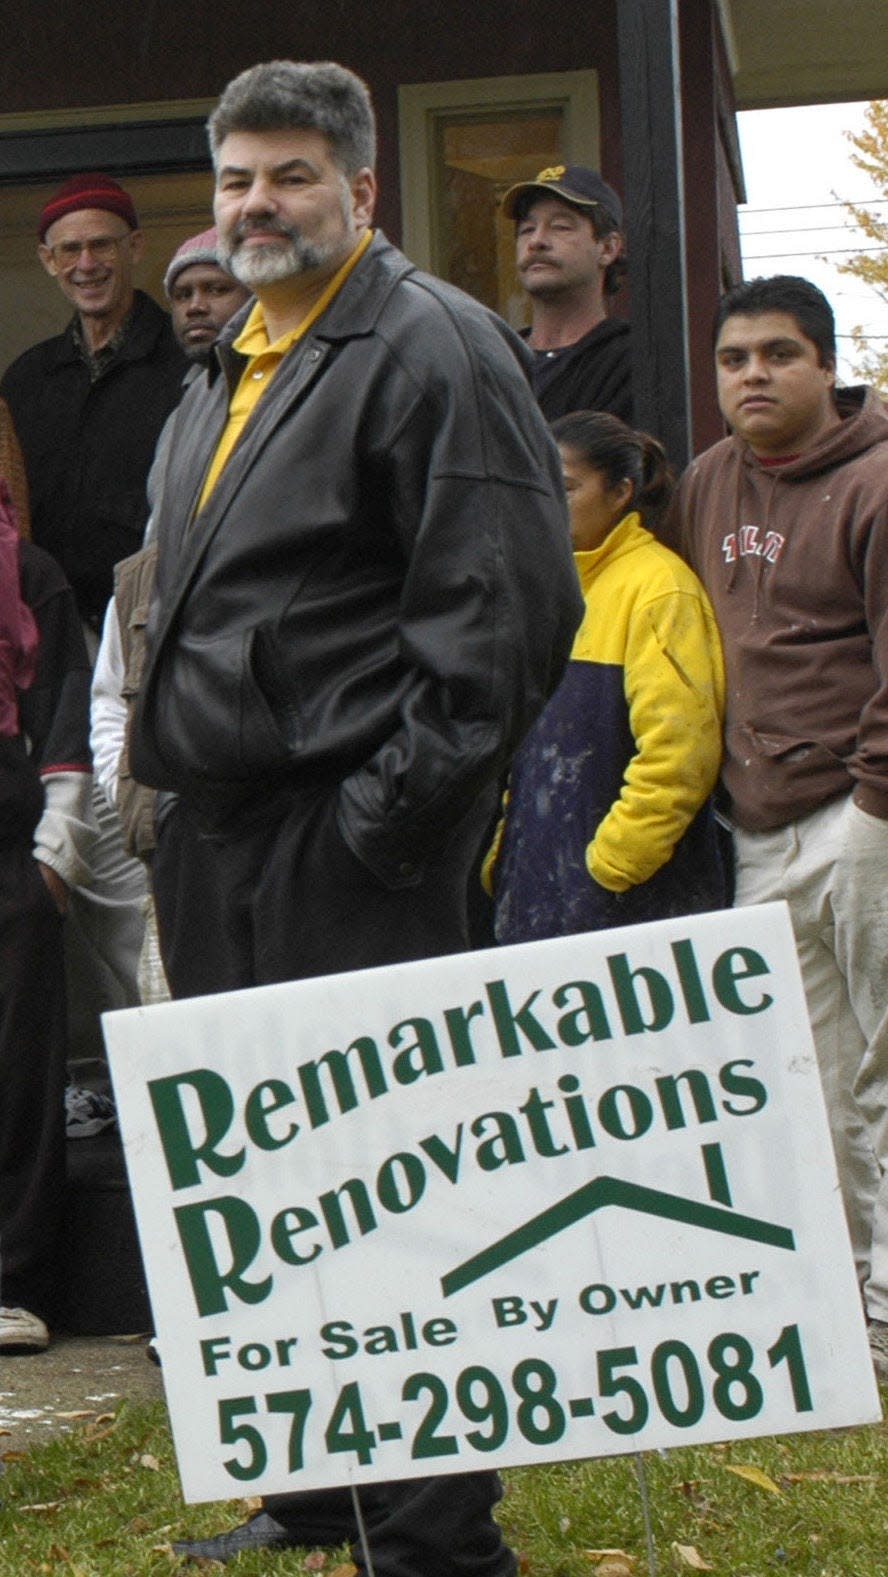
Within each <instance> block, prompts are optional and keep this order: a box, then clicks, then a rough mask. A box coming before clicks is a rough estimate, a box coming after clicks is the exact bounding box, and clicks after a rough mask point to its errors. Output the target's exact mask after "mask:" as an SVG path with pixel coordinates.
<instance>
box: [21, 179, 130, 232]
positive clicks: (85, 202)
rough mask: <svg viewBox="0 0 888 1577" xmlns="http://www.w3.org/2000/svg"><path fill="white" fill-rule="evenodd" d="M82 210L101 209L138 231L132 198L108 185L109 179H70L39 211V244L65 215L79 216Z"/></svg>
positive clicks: (114, 186)
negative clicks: (115, 215) (51, 227)
mask: <svg viewBox="0 0 888 1577" xmlns="http://www.w3.org/2000/svg"><path fill="white" fill-rule="evenodd" d="M83 208H103V209H105V210H106V211H107V212H108V213H109V214H119V215H120V217H121V219H125V220H126V222H127V224H128V225H129V227H130V229H131V230H138V228H139V221H138V219H137V218H136V210H135V207H134V205H133V200H132V198H131V197H130V195H129V193H128V192H125V191H124V189H123V187H122V186H118V184H117V182H116V181H112V179H111V177H110V175H97V174H89V175H72V176H71V179H70V180H69V181H66V182H65V184H64V186H60V187H59V189H58V191H57V192H56V194H55V197H50V199H49V201H48V202H46V203H44V205H43V207H42V209H41V211H40V224H39V225H38V234H39V236H40V239H41V241H43V240H45V239H46V232H47V230H48V229H49V227H50V225H54V224H55V222H56V220H57V219H62V218H63V217H64V215H65V214H76V213H79V212H80V210H81V209H83Z"/></svg>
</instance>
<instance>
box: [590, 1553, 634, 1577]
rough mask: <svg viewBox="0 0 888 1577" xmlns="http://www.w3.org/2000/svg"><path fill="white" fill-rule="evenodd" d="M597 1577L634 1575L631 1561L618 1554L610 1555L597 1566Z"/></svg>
mask: <svg viewBox="0 0 888 1577" xmlns="http://www.w3.org/2000/svg"><path fill="white" fill-rule="evenodd" d="M595 1577H632V1563H631V1561H629V1560H628V1559H627V1560H623V1559H622V1558H620V1557H618V1556H610V1555H609V1556H608V1558H607V1560H606V1561H602V1562H601V1563H600V1565H598V1566H596V1568H595Z"/></svg>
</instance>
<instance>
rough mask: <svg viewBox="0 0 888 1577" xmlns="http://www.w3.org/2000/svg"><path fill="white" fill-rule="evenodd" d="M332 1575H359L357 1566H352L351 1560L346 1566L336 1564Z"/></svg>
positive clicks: (355, 1576) (345, 1576) (356, 1576)
mask: <svg viewBox="0 0 888 1577" xmlns="http://www.w3.org/2000/svg"><path fill="white" fill-rule="evenodd" d="M330 1577H358V1568H357V1566H352V1564H351V1561H349V1562H348V1564H347V1565H346V1566H335V1567H334V1568H333V1570H332V1571H331V1573H330Z"/></svg>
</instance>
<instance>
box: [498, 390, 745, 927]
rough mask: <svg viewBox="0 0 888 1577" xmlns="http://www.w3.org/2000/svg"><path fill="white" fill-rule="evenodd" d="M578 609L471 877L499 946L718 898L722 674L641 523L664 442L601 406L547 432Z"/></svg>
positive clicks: (658, 493) (713, 647)
mask: <svg viewBox="0 0 888 1577" xmlns="http://www.w3.org/2000/svg"><path fill="white" fill-rule="evenodd" d="M553 432H554V434H555V437H556V440H557V442H558V446H559V449H560V452H561V459H562V467H563V472H564V482H565V487H566V490H567V498H568V506H569V510H570V526H571V537H572V539H573V547H574V557H575V562H576V566H577V573H578V575H579V578H580V584H581V587H582V591H583V596H584V599H585V604H586V612H585V616H584V618H583V622H582V624H581V625H580V628H579V631H578V632H577V636H576V639H575V642H574V647H573V651H572V653H571V660H570V662H569V664H568V667H567V671H566V673H565V676H564V678H563V680H562V682H561V685H560V686H559V688H558V690H557V691H556V692H555V694H554V696H553V697H552V699H551V700H550V702H549V704H548V706H547V707H546V708H545V710H544V711H543V713H542V714H541V716H540V717H539V718H538V719H537V722H536V724H535V725H534V727H533V728H532V730H531V732H530V733H529V734H528V736H527V738H526V739H525V741H524V743H523V744H522V746H521V747H520V749H519V751H518V753H517V755H516V756H515V758H514V760H513V763H512V769H511V774H510V780H509V789H508V793H507V796H506V800H505V809H504V815H503V819H502V821H501V823H500V826H499V828H498V829H497V835H496V839H495V842H494V845H493V847H492V849H491V850H490V853H489V855H488V857H487V860H486V862H485V867H484V878H485V884H486V885H487V886H488V890H489V891H492V892H493V895H494V900H495V910H496V914H495V929H496V937H497V940H498V941H499V942H519V941H531V940H534V939H537V938H540V937H549V936H560V935H566V934H569V933H572V932H577V931H586V930H601V929H604V928H606V927H611V926H617V925H626V924H635V923H638V922H640V921H644V920H657V919H664V918H666V917H668V916H670V915H677V914H689V913H693V912H699V911H702V910H707V909H715V908H719V907H720V906H722V905H723V904H724V902H725V886H724V874H723V869H722V864H721V859H720V856H719V852H718V844H717V838H716V830H715V821H714V816H713V812H712V805H711V801H710V794H711V791H712V789H713V787H714V785H715V780H716V777H717V774H718V768H719V762H720V758H721V738H722V715H723V708H724V671H723V667H722V655H721V646H720V644H719V637H718V631H717V629H716V625H715V620H714V617H713V613H712V609H711V607H710V605H709V600H708V598H707V596H706V593H705V591H704V590H703V587H702V586H701V584H700V582H699V581H698V580H697V577H696V576H695V575H694V573H693V571H692V570H690V569H689V568H688V566H687V565H686V564H684V563H683V562H682V560H681V559H679V558H678V557H677V556H676V555H675V554H674V553H672V552H670V550H669V549H668V548H665V547H663V546H662V544H661V543H659V542H658V541H657V540H656V538H655V537H654V535H653V534H652V532H651V531H650V530H648V529H647V527H646V526H645V525H644V524H643V519H644V514H645V511H651V512H654V513H659V512H660V511H661V510H662V509H663V508H664V507H665V504H666V503H667V501H668V497H669V494H670V492H671V486H672V483H671V477H670V474H669V470H668V466H667V463H666V457H665V455H664V453H663V450H662V448H661V447H660V445H659V444H658V443H657V442H656V441H655V440H654V439H653V438H650V437H648V436H647V434H644V433H635V432H633V431H632V429H631V428H629V427H626V426H625V424H624V423H622V422H620V421H618V420H617V418H616V417H613V416H610V415H607V414H605V413H603V412H577V413H575V414H572V415H569V416H564V417H562V418H560V420H559V421H557V422H556V423H555V424H554V426H553Z"/></svg>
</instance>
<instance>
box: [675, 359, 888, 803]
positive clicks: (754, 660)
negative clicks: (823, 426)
mask: <svg viewBox="0 0 888 1577" xmlns="http://www.w3.org/2000/svg"><path fill="white" fill-rule="evenodd" d="M837 403H838V407H839V413H840V415H841V416H842V418H843V420H842V421H841V423H840V424H839V426H837V427H832V428H830V429H829V431H828V432H827V433H825V434H824V436H823V438H822V440H821V441H820V442H819V443H817V444H816V445H815V446H814V448H812V449H809V450H808V451H807V452H806V453H805V454H803V455H800V456H799V457H798V459H796V460H793V461H792V462H791V463H789V464H787V465H783V466H780V467H776V468H768V467H764V466H761V465H760V464H759V462H758V461H757V460H756V458H755V456H754V455H753V453H752V451H751V450H750V448H749V446H748V444H746V443H744V442H743V441H742V440H741V439H739V438H737V437H733V438H726V439H724V441H723V442H722V443H718V444H716V445H715V446H714V447H713V448H712V449H709V450H707V451H706V453H705V454H703V455H701V456H700V458H699V459H698V460H696V461H694V463H693V464H692V465H691V466H690V467H689V469H688V471H687V472H686V473H685V475H684V477H683V478H682V481H681V484H680V486H679V489H678V492H677V495H676V498H675V501H674V504H673V523H674V524H675V523H677V526H678V530H679V531H680V533H681V542H682V551H683V552H684V554H685V557H686V558H687V559H688V561H689V563H691V564H692V565H693V567H694V569H695V570H696V571H697V574H698V575H699V577H700V579H701V580H702V581H703V584H704V585H705V587H706V590H707V591H708V593H709V596H710V599H711V601H712V605H713V608H714V609H715V615H716V619H717V620H718V625H719V629H720V631H721V636H722V642H723V645H724V653H725V668H726V676H727V698H726V717H725V755H724V761H723V764H722V783H723V785H724V788H725V790H726V791H727V794H728V796H729V801H730V803H729V807H728V808H729V811H730V814H731V816H732V818H733V819H734V820H735V821H736V822H737V824H738V825H739V826H741V827H745V828H747V829H749V830H750V831H761V830H765V829H767V828H771V827H780V826H784V825H785V824H786V823H787V822H790V821H795V820H797V819H798V818H799V817H801V816H805V815H808V814H809V813H810V812H811V811H813V810H816V809H817V808H818V806H820V805H823V804H825V803H827V801H829V800H831V799H836V798H837V797H838V796H839V795H842V794H847V793H848V792H849V791H850V790H852V789H853V791H854V798H855V801H856V802H857V804H858V805H859V806H860V808H861V809H862V810H865V811H868V812H869V813H870V814H871V815H873V816H879V817H882V818H883V819H888V415H886V412H885V409H884V407H883V406H882V404H881V402H880V400H879V397H878V395H877V394H876V393H875V392H874V390H872V389H867V390H864V389H845V390H842V391H840V393H839V395H838V396H837Z"/></svg>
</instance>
